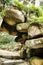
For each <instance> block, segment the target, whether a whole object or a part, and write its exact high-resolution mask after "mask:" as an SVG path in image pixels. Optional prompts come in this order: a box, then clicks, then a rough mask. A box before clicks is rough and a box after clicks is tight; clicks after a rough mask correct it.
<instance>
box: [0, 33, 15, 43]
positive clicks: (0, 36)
mask: <svg viewBox="0 0 43 65" xmlns="http://www.w3.org/2000/svg"><path fill="white" fill-rule="evenodd" d="M12 41H14V37H13V36H11V35H9V34H8V33H5V32H0V43H4V44H5V43H10V42H12Z"/></svg>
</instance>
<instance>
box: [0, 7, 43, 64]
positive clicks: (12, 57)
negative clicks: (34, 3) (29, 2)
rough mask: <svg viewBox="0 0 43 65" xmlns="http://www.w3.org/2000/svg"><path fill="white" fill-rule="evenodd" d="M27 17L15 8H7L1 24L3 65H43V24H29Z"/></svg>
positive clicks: (0, 44) (0, 46) (0, 45)
mask: <svg viewBox="0 0 43 65" xmlns="http://www.w3.org/2000/svg"><path fill="white" fill-rule="evenodd" d="M27 16H29V15H27V12H25V14H24V12H23V11H21V10H19V9H18V8H17V7H15V6H12V7H11V6H9V7H7V9H6V12H5V16H4V18H3V21H1V22H0V23H1V25H0V57H1V58H4V61H3V59H1V60H0V63H1V64H2V65H9V64H10V65H30V64H31V65H38V64H39V65H43V59H42V58H43V23H35V22H34V23H32V22H28V21H29V18H28V19H27ZM5 32H7V34H6V33H5ZM8 33H9V34H10V35H9V34H8ZM12 35H13V36H12ZM33 57H39V58H41V59H39V58H33ZM31 58H32V59H31ZM28 60H29V61H28Z"/></svg>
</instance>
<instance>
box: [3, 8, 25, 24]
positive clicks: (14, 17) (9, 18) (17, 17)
mask: <svg viewBox="0 0 43 65" xmlns="http://www.w3.org/2000/svg"><path fill="white" fill-rule="evenodd" d="M24 20H25V19H24V15H23V14H22V12H21V11H20V10H18V9H15V8H14V7H8V8H7V10H6V14H5V17H4V21H5V22H6V23H8V24H9V25H15V24H16V23H18V22H24Z"/></svg>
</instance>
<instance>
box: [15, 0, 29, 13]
mask: <svg viewBox="0 0 43 65" xmlns="http://www.w3.org/2000/svg"><path fill="white" fill-rule="evenodd" d="M14 5H15V6H17V7H18V8H19V9H20V10H25V11H26V12H28V11H29V8H28V7H27V6H25V5H24V4H23V3H21V2H19V1H18V0H15V1H14Z"/></svg>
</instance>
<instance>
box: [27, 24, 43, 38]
mask: <svg viewBox="0 0 43 65" xmlns="http://www.w3.org/2000/svg"><path fill="white" fill-rule="evenodd" d="M38 36H43V25H41V24H39V23H33V24H32V25H30V27H29V28H28V38H34V37H38Z"/></svg>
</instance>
